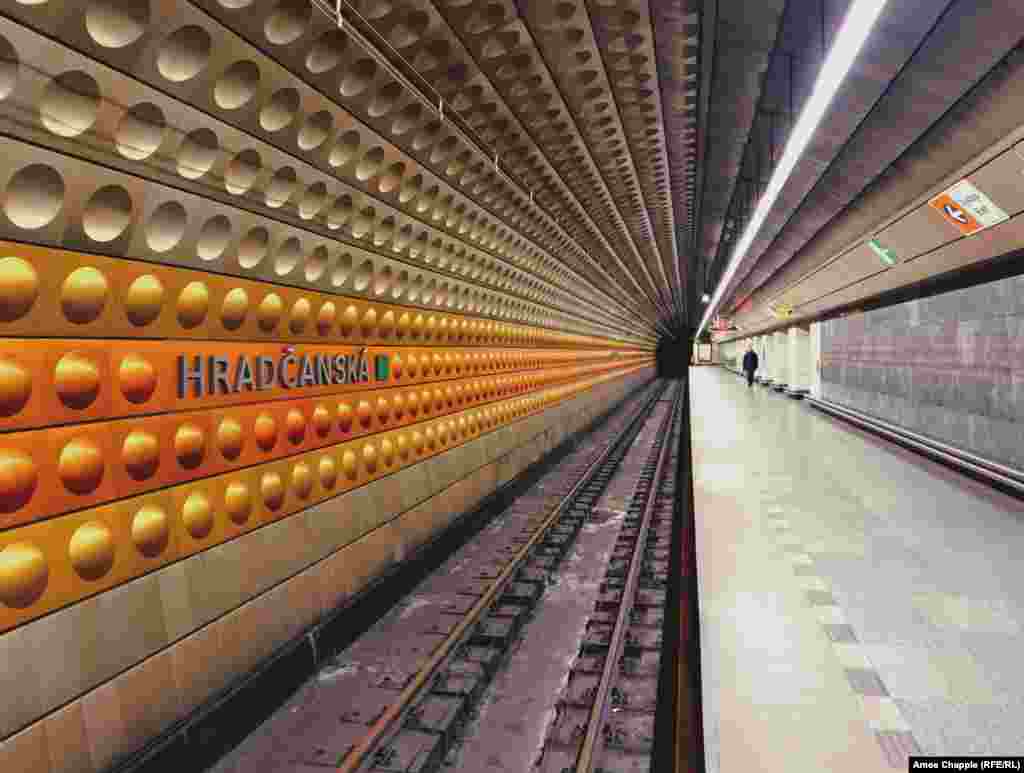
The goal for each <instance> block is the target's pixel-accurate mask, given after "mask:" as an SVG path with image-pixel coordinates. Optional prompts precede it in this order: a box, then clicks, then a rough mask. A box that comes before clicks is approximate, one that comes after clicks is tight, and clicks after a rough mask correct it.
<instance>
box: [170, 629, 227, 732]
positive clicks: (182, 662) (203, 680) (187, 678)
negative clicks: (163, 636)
mask: <svg viewBox="0 0 1024 773" xmlns="http://www.w3.org/2000/svg"><path fill="white" fill-rule="evenodd" d="M216 647H217V642H216V632H215V631H213V630H212V629H211V627H210V626H206V627H204V628H200V629H199V630H198V631H196V632H195V633H193V634H192V635H191V636H188V637H186V638H184V639H182V640H181V641H180V642H178V643H177V644H175V645H174V646H173V647H171V648H170V653H171V673H172V676H173V678H174V688H175V690H176V691H177V694H178V703H179V705H180V706H181V714H182V715H184V714H187V713H188V712H189V711H191V710H192V709H194V708H195V707H196V706H198V705H199V704H200V703H202V702H203V701H204V700H206V698H207V697H208V696H209V695H210V693H211V692H212V691H213V683H212V676H211V675H210V674H209V669H208V666H207V658H210V657H212V658H213V659H214V660H216V655H217V652H216ZM211 653H212V654H211Z"/></svg>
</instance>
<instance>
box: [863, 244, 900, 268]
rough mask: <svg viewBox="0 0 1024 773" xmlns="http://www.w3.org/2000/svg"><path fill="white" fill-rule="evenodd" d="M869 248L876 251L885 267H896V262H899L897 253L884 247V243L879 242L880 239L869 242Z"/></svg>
mask: <svg viewBox="0 0 1024 773" xmlns="http://www.w3.org/2000/svg"><path fill="white" fill-rule="evenodd" d="M868 247H870V248H871V249H872V251H874V253H875V254H876V255H877V256H878V257H879V259H880V260H881V261H882V262H883V263H884V264H885V265H887V266H895V265H896V260H897V258H896V252H895V251H893V250H891V249H889V248H888V247H883V246H882V243H881V242H880V241H878V239H872V240H871V241H869V242H868Z"/></svg>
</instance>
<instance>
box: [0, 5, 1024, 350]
mask: <svg viewBox="0 0 1024 773" xmlns="http://www.w3.org/2000/svg"><path fill="white" fill-rule="evenodd" d="M849 2H850V0H761V1H760V2H756V3H754V2H749V0H341V2H340V4H339V3H336V2H335V0H312V1H311V0H190V1H189V2H185V0H181V1H180V2H178V1H175V2H170V0H168V2H166V3H158V4H156V5H154V6H153V10H152V11H151V12H149V11H147V13H157V12H160V13H161V14H164V16H162V17H161V18H163V22H164V23H165V24H166V26H167V27H168V29H170V28H171V27H175V28H176V31H175V32H174V33H173V34H172V35H170V37H168V38H167V40H166V41H164V42H163V43H161V44H159V45H160V46H161V48H160V50H159V51H155V52H154V54H155V59H154V61H155V67H153V68H150V69H152V70H153V72H149V70H145V69H144V70H143V71H138V72H136V71H135V70H134V69H133V68H134V66H135V60H133V58H132V56H129V55H127V54H126V55H124V56H122V55H121V53H120V52H121V51H125V52H130V51H132V50H133V49H134V48H136V47H137V46H136V45H135V44H136V42H137V41H140V40H141V41H142V42H145V40H148V38H140V37H139V35H141V30H142V29H143V28H149V25H150V24H151V22H152V19H151V18H148V17H147V18H145V19H143V18H141V17H139V14H140V13H142V12H141V11H139V10H138V9H139V8H146V7H147V6H146V5H145V4H139V3H134V2H132V0H102V1H99V0H97V2H94V3H92V4H91V5H90V6H89V8H90V9H92V10H90V11H89V13H88V14H87V18H86V23H85V25H84V27H85V30H86V32H87V34H82V33H81V32H78V31H77V30H78V26H76V27H75V30H76V31H75V33H74V35H72V34H71V33H70V32H69V33H68V35H67V37H66V38H65V39H64V42H65V44H66V45H67V46H69V48H70V49H77V50H78V51H81V52H83V53H85V54H86V55H92V53H93V49H96V51H102V54H103V58H104V60H105V61H107V62H109V64H110V66H112V67H113V68H115V69H116V70H120V71H121V72H122V73H126V74H131V76H133V77H135V78H138V79H141V80H143V81H145V82H147V83H148V84H150V85H152V86H153V87H154V88H156V89H158V90H160V91H163V92H164V93H166V94H168V95H169V96H171V97H173V98H176V99H178V100H180V101H183V102H185V103H187V104H189V105H190V108H189V110H191V111H193V112H195V113H196V115H199V114H201V113H207V114H210V115H212V116H214V117H215V118H216V119H217V120H219V121H221V122H223V125H225V126H226V128H227V129H230V131H231V132H234V133H235V134H237V135H238V137H239V139H238V142H237V143H236V144H237V145H239V147H241V146H243V145H244V146H245V149H244V150H242V151H241V152H239V153H238V154H237V156H236V157H235V158H234V159H233V161H232V162H231V163H229V164H228V165H227V167H226V169H227V174H229V175H232V176H233V177H234V178H235V179H236V180H247V179H249V178H253V179H255V178H257V177H259V178H260V179H261V180H262V177H261V176H260V175H261V174H262V173H263V172H267V171H271V170H272V171H273V174H272V175H271V177H270V178H269V180H267V182H266V190H265V191H261V192H260V193H261V196H262V200H261V202H260V207H255V205H254V206H253V207H252V209H253V211H258V212H260V213H261V214H262V210H266V209H267V207H270V208H277V212H276V213H274V215H275V217H277V218H278V219H281V218H284V219H286V220H287V219H290V220H291V221H293V222H294V223H295V224H297V225H300V226H302V227H303V228H305V229H306V230H307V231H319V232H320V233H321V234H322V235H323V236H325V237H330V238H334V239H337V240H341V241H346V240H347V241H351V242H359V243H361V245H363V246H366V247H367V248H368V249H369V250H370V252H372V253H377V254H380V253H382V252H383V253H384V254H388V253H389V252H390V253H393V254H397V255H399V256H400V258H399V260H400V261H404V262H406V263H408V262H409V261H410V260H419V261H420V262H425V263H427V264H430V265H431V270H432V271H434V273H435V275H436V276H435V278H434V282H435V283H436V285H437V286H438V287H441V288H447V290H445V291H444V292H446V293H450V294H452V295H454V296H456V297H458V298H459V299H460V300H459V306H458V308H466V309H475V310H477V311H479V312H481V313H484V314H488V315H491V316H496V317H498V318H500V319H506V320H509V321H511V322H518V323H523V324H539V325H544V326H548V327H552V328H558V329H564V330H567V331H572V332H575V333H580V334H584V335H594V334H603V335H610V336H612V337H615V338H618V339H620V340H630V341H647V342H651V341H653V340H655V339H656V338H658V337H660V336H662V335H664V334H665V333H666V332H669V331H676V330H680V329H681V328H683V327H685V326H686V325H694V324H696V322H697V321H698V320H699V319H700V316H701V313H702V310H703V305H702V303H701V294H702V293H704V292H708V293H711V292H713V291H714V289H715V287H716V285H717V282H718V279H719V277H720V276H721V274H722V273H723V270H724V268H725V266H726V264H727V263H728V259H729V257H730V255H731V252H732V248H733V246H734V245H735V243H736V241H737V240H738V238H739V237H740V235H741V234H742V233H743V228H744V225H745V223H746V220H747V218H748V217H749V215H750V213H751V211H752V210H753V208H754V206H755V204H756V202H757V200H758V197H759V195H760V193H761V192H762V191H763V189H764V187H765V185H766V184H767V181H768V179H769V178H770V175H771V172H772V169H773V167H774V165H775V163H776V162H777V161H778V159H779V158H780V156H781V154H782V151H783V148H784V147H785V143H786V140H787V137H788V133H789V130H790V127H791V126H792V125H793V123H794V122H795V120H796V117H797V116H798V115H799V112H800V110H801V108H802V106H803V104H804V101H805V100H806V99H807V97H808V95H809V94H810V92H811V89H812V87H813V85H814V82H815V78H816V76H817V73H818V69H819V68H820V66H821V63H822V61H823V58H824V56H825V54H826V52H827V50H828V48H829V46H830V45H831V43H832V41H833V40H834V38H835V35H836V33H837V30H838V28H839V25H840V22H841V20H842V18H843V16H844V14H845V13H846V11H847V8H848V6H849ZM33 8H34V6H33V5H32V4H22V3H14V4H9V5H8V6H7V7H6V8H5V10H4V11H3V13H4V14H7V15H9V16H11V17H12V18H14V19H16V20H17V21H18V22H20V23H22V24H25V25H27V26H29V27H32V28H35V29H36V30H38V31H39V32H42V33H44V34H48V35H56V36H57V37H58V38H60V37H61V34H62V31H61V29H59V26H60V25H59V24H58V23H57V22H56V21H54V20H52V19H46V18H44V17H43V16H40V15H39V14H38V13H35V12H33V11H32V9H33ZM338 10H340V18H339V16H338V15H337V14H336V11H338ZM1021 15H1022V11H1021V10H1020V9H1019V8H1018V7H1016V0H991V1H990V2H986V3H977V2H974V0H970V1H968V0H958V1H950V2H947V1H946V0H942V1H940V2H936V0H900V2H896V1H895V0H893V1H892V2H890V3H888V4H887V6H886V8H885V10H884V11H883V14H882V17H881V21H880V22H879V24H878V25H877V27H876V29H875V30H874V31H873V33H872V35H871V37H870V39H869V42H868V44H867V45H866V47H865V49H864V51H863V52H862V53H861V55H860V57H859V59H858V60H857V63H856V65H855V68H854V71H853V72H852V73H851V75H850V76H849V78H848V80H847V82H846V83H845V84H844V86H843V87H842V88H841V89H840V91H839V93H838V94H837V96H836V98H835V99H834V101H833V103H832V105H831V107H830V109H829V111H828V113H827V115H826V117H825V119H824V122H823V124H822V126H821V128H820V130H819V131H818V132H817V134H816V135H815V137H814V139H813V140H812V142H811V145H810V147H809V148H808V150H807V151H806V152H805V154H804V155H803V157H802V158H801V160H800V162H799V163H798V164H797V166H796V168H795V170H794V172H793V174H792V176H791V177H790V179H789V181H788V182H787V184H786V185H785V187H784V189H783V192H782V194H781V196H780V199H779V201H778V203H777V205H776V207H775V208H774V210H773V212H772V214H771V215H770V217H769V219H768V221H767V223H766V224H765V226H764V228H763V229H762V231H761V234H760V236H759V238H758V239H757V240H756V241H755V242H754V245H753V247H752V249H751V250H750V251H749V252H748V254H747V257H746V259H745V260H744V262H743V263H742V264H741V266H740V268H739V270H738V271H737V272H736V274H735V276H734V277H733V278H732V281H731V283H730V286H729V288H728V292H727V293H725V296H724V297H725V299H726V300H725V303H724V304H723V305H722V307H721V311H722V312H725V313H728V312H729V311H730V310H735V309H736V308H737V307H738V306H739V305H740V304H742V303H743V302H744V301H745V300H746V299H748V298H751V297H752V296H756V294H757V292H758V290H759V288H761V287H763V286H765V285H766V283H770V282H771V281H772V280H773V278H775V277H778V276H780V275H782V274H784V273H785V269H786V267H787V266H788V265H791V264H792V263H793V262H794V261H796V260H797V259H799V258H800V257H801V254H802V251H803V252H806V248H807V246H808V244H810V243H811V242H812V240H814V239H815V237H820V235H821V234H822V233H825V232H826V231H827V229H828V228H829V227H831V225H832V224H833V223H834V221H835V220H836V218H837V216H839V215H840V214H841V213H842V212H843V211H844V210H846V209H847V208H849V207H850V206H851V205H852V204H853V203H855V202H856V201H857V199H858V197H859V196H861V194H862V192H863V191H864V189H865V187H866V186H867V185H869V184H870V183H871V182H872V181H873V180H875V179H877V178H879V177H881V176H883V175H885V174H886V173H887V172H889V173H891V170H892V168H893V165H894V164H896V163H897V162H898V159H899V158H900V156H901V155H902V154H904V153H905V152H906V151H907V150H908V149H909V148H911V147H912V146H913V145H914V143H915V142H917V141H918V140H919V138H920V137H921V136H922V135H923V134H924V133H925V132H926V131H927V130H928V129H929V127H930V126H932V125H933V124H934V122H935V121H936V120H938V119H939V118H940V117H941V116H942V115H943V113H945V112H946V111H948V110H949V109H950V108H951V107H952V106H954V105H955V104H956V103H957V101H958V100H960V99H961V98H962V97H963V95H964V94H965V93H966V92H967V91H968V89H970V88H971V86H972V85H974V84H975V83H976V82H977V81H978V80H979V79H980V78H982V77H983V76H985V74H986V73H988V72H989V71H990V70H992V68H993V67H994V66H995V65H996V64H997V63H998V62H999V61H1000V59H1001V58H1002V57H1004V56H1005V55H1006V53H1007V51H1009V50H1010V49H1011V48H1012V47H1013V46H1015V45H1016V44H1017V43H1018V42H1019V40H1018V38H1019V35H1017V34H1016V32H1015V31H1016V30H1019V29H1020V24H1021V21H1022V20H1021V18H1020V17H1021ZM210 30H216V32H215V33H211V32H210ZM965 30H966V31H965ZM76 36H78V37H76ZM78 38H81V39H80V40H79V39H78ZM982 39H983V40H985V41H986V45H985V46H983V47H979V46H977V45H976V41H977V40H982ZM146 45H147V46H148V45H149V44H148V43H146ZM211 56H212V57H213V58H215V59H217V60H218V62H219V59H225V62H226V61H227V59H230V60H233V62H234V63H233V64H231V65H230V67H229V68H228V69H224V68H223V67H221V66H220V64H219V63H218V65H217V67H216V68H213V67H211V68H210V70H209V71H205V72H204V71H203V70H204V68H205V67H206V64H207V62H208V60H210V58H211ZM5 58H6V57H0V59H5ZM55 67H56V65H55ZM213 69H216V70H217V72H213V71H212V70H213ZM217 73H219V75H218V74H217ZM55 74H56V73H55V72H54V73H43V75H44V76H49V77H53V75H55ZM119 77H120V76H119ZM214 80H216V82H214ZM62 88H64V90H65V92H66V95H65V97H64V98H62V99H56V100H55V101H54V102H53V110H54V111H56V114H57V117H56V118H54V119H53V120H67V121H70V122H71V123H74V121H75V120H76V119H75V118H74V116H73V113H75V111H76V109H78V108H82V109H86V110H91V109H95V105H94V104H93V102H95V95H94V94H92V93H90V89H93V90H94V84H93V85H91V84H90V83H86V82H84V81H83V83H81V84H76V83H71V82H68V83H64V84H63V86H62ZM254 95H255V97H254ZM111 98H113V99H120V97H119V96H117V95H113V96H112V97H111ZM124 99H125V100H127V99H129V95H127V94H125V95H124ZM257 101H258V102H259V105H258V109H257V110H253V109H250V108H251V107H252V105H253V104H255V103H256V102H257ZM243 107H244V109H242V108H243ZM196 111H198V112H196ZM186 112H187V111H186ZM65 114H66V115H65ZM243 114H244V115H245V116H247V117H245V118H241V117H240V116H242V115H243ZM61 116H64V117H61ZM296 116H298V117H300V118H301V117H303V116H304V118H301V120H302V121H303V122H304V124H303V126H302V127H301V130H300V131H299V132H298V135H297V140H296V142H297V147H296V148H293V147H290V146H287V147H286V146H285V145H283V144H282V140H281V137H283V136H284V134H285V133H284V132H282V131H280V129H282V128H283V127H285V126H288V125H289V124H290V123H291V122H292V121H293V120H297V119H296ZM156 120H157V118H154V119H153V121H156ZM159 120H160V121H164V122H165V123H166V124H167V125H166V127H165V128H166V129H167V130H169V131H181V132H186V131H188V129H189V127H190V126H192V125H193V124H194V121H195V117H194V116H193V115H192V114H191V113H189V114H188V115H186V114H185V113H182V114H181V115H177V116H172V115H166V116H160V117H159ZM136 123H137V125H136V126H135V128H134V135H135V140H136V141H138V142H142V143H145V142H146V141H148V140H147V137H148V134H149V133H152V130H153V127H152V125H151V123H150V122H149V119H148V118H147V117H146V116H137V121H136ZM57 134H58V135H59V134H60V132H57ZM200 134H201V133H200ZM200 134H195V136H192V135H190V136H189V140H188V142H186V143H184V144H183V146H182V147H183V148H185V149H186V151H187V152H188V154H190V157H191V158H192V159H193V161H195V162H196V163H202V161H203V159H204V158H205V157H206V156H207V155H209V154H210V153H213V152H215V151H218V150H220V149H219V148H215V147H213V146H207V145H206V144H204V143H205V142H206V140H205V139H204V138H205V136H206V135H202V136H200ZM68 136H71V133H68ZM327 136H331V137H333V140H332V141H331V142H332V143H333V146H332V147H331V149H330V152H329V154H327V155H326V156H325V157H324V158H323V159H320V160H319V161H318V159H319V156H320V155H324V153H322V152H321V151H323V148H324V147H326V146H327V145H326V144H324V145H323V146H321V143H322V142H323V138H324V137H327ZM223 150H225V151H227V150H228V148H227V147H226V146H225V147H224V148H223ZM79 151H80V152H83V153H86V154H87V155H90V154H91V156H90V157H96V156H97V154H101V150H99V149H97V148H91V149H89V150H81V149H79ZM79 151H76V152H79ZM107 154H108V155H110V156H112V157H113V158H116V161H110V163H111V164H112V165H119V166H124V165H125V159H126V158H128V159H131V158H132V153H131V152H127V153H126V152H124V151H123V150H119V151H118V152H117V153H110V152H109V151H107ZM138 155H139V157H140V158H141V157H142V155H141V154H138ZM278 159H279V160H278ZM104 161H105V162H106V158H104ZM320 161H323V163H320ZM181 163H191V162H190V161H188V160H187V159H184V160H181ZM349 166H351V167H352V169H351V170H349ZM350 172H351V173H350ZM186 177H187V175H186ZM197 177H198V175H197ZM339 182H343V183H344V185H339V184H338V183H339ZM176 184H179V185H180V184H181V183H180V180H179V181H178V183H176ZM233 184H235V183H232V181H231V180H228V181H227V188H228V191H229V193H230V192H231V186H232V185H233ZM239 184H241V183H239ZM293 189H294V190H299V191H305V194H304V198H302V199H301V200H299V197H292V196H291V192H292V190H293ZM339 194H340V195H339ZM217 195H219V196H220V197H221V198H224V194H223V193H222V192H221V193H219V194H217ZM227 198H229V199H230V198H231V197H230V196H229V197H227ZM279 200H280V201H285V200H288V202H289V204H288V206H286V207H281V206H278V202H279ZM293 202H294V204H293ZM324 202H328V203H327V204H324ZM293 208H294V211H292V210H293ZM804 257H805V258H806V256H804ZM397 268H398V266H396V269H397ZM446 278H448V279H453V280H457V281H451V282H445V279H446Z"/></svg>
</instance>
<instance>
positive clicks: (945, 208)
mask: <svg viewBox="0 0 1024 773" xmlns="http://www.w3.org/2000/svg"><path fill="white" fill-rule="evenodd" d="M928 203H929V204H930V205H931V206H932V208H933V209H935V210H936V211H937V212H938V213H939V214H940V215H942V217H943V219H944V220H945V221H946V222H947V223H949V224H950V225H951V226H953V227H954V228H956V229H957V230H958V231H960V233H961V234H962V235H964V236H970V235H971V234H973V233H977V232H978V231H981V230H983V229H985V228H988V227H990V226H993V225H998V224H999V223H1002V222H1003V221H1005V220H1008V219H1009V215H1007V214H1006V213H1005V212H1004V211H1003V210H1001V209H1000V208H999V207H998V206H996V204H995V203H994V202H993V201H992V200H991V199H990V198H989V197H988V196H986V195H985V194H984V193H982V192H981V191H979V190H978V189H977V188H975V187H974V185H972V184H971V181H970V180H961V181H960V182H958V183H957V184H956V185H954V186H952V187H951V188H949V189H947V190H945V191H943V192H942V193H940V194H939V195H938V196H936V197H935V198H933V199H932V200H931V201H929V202H928Z"/></svg>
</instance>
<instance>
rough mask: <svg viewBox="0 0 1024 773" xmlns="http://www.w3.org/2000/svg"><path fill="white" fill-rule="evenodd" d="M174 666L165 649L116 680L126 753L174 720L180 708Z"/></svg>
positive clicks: (142, 743) (141, 744) (137, 747)
mask: <svg viewBox="0 0 1024 773" xmlns="http://www.w3.org/2000/svg"><path fill="white" fill-rule="evenodd" d="M171 663H172V658H171V655H170V653H169V652H168V651H166V650H165V651H164V652H162V653H159V654H157V655H155V656H154V657H151V658H147V659H146V660H144V661H142V662H141V663H139V664H138V665H137V666H135V667H134V668H130V669H128V670H127V671H125V672H124V673H123V674H121V675H120V676H119V677H117V679H115V680H114V682H113V684H114V685H115V686H116V688H117V695H118V698H119V703H120V706H121V724H122V726H123V733H124V739H123V749H124V751H125V752H133V751H135V750H137V749H139V748H140V747H141V746H143V745H144V744H145V743H146V741H148V740H149V739H150V738H152V737H153V736H155V735H157V734H158V733H159V732H160V731H161V730H162V729H163V728H164V727H165V726H166V725H167V724H168V723H169V722H170V721H173V719H174V715H175V714H176V713H177V708H178V706H177V700H176V699H175V698H176V694H175V693H176V691H175V684H174V675H173V673H172V666H171Z"/></svg>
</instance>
